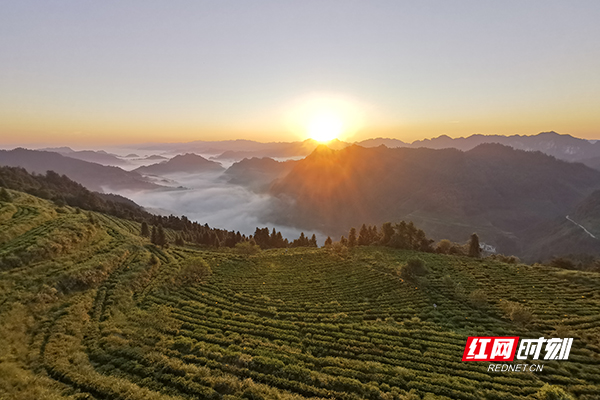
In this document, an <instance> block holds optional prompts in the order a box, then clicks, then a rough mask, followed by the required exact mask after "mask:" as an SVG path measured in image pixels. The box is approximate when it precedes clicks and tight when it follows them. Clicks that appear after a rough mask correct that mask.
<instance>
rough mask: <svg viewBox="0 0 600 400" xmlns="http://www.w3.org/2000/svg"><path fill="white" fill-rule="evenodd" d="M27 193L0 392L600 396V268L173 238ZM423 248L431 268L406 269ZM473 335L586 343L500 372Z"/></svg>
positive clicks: (10, 284) (4, 328)
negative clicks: (516, 311) (514, 313)
mask: <svg viewBox="0 0 600 400" xmlns="http://www.w3.org/2000/svg"><path fill="white" fill-rule="evenodd" d="M11 195H12V197H13V199H14V201H13V202H12V203H0V228H1V230H2V233H3V236H2V242H1V243H2V244H0V258H1V257H4V258H10V257H19V259H20V260H22V262H21V264H20V265H16V264H14V265H13V264H10V263H8V264H6V265H4V267H3V270H2V271H0V349H2V351H0V376H2V379H0V398H8V399H44V398H45V399H59V398H73V399H83V398H97V399H113V398H120V399H175V398H176V399H192V398H211V399H221V398H222V399H234V398H247V399H261V398H262V399H288V398H289V399H301V398H339V399H362V398H369V399H416V398H427V399H474V400H475V399H525V398H536V397H535V396H537V394H538V393H542V392H547V391H548V390H550V389H548V387H549V386H545V389H543V390H542V387H544V385H546V384H549V385H551V386H550V388H551V389H552V390H555V389H562V390H564V391H566V392H569V393H571V394H573V395H575V396H577V397H578V398H580V399H595V398H598V397H597V392H598V390H597V388H598V387H599V386H600V298H599V296H600V291H599V288H600V275H599V274H595V273H589V272H587V273H583V272H577V271H563V270H558V269H554V268H551V267H541V266H528V265H523V264H516V265H515V264H503V263H500V262H496V261H488V260H473V259H469V258H465V257H453V256H444V255H436V254H425V253H416V252H411V251H400V250H393V249H388V248H376V247H359V248H356V249H353V250H352V251H350V252H349V253H348V254H347V255H339V254H336V253H334V252H331V251H329V250H327V249H314V248H312V249H309V248H298V249H274V250H267V251H261V252H259V253H257V254H243V253H244V252H241V251H236V250H235V249H233V250H232V249H220V250H218V251H216V250H211V249H209V248H199V247H191V246H170V247H169V248H167V249H161V248H156V247H155V246H152V245H150V243H149V242H148V241H147V240H146V239H143V238H141V237H140V236H139V234H138V232H139V228H140V227H139V226H138V224H136V223H133V222H130V221H124V220H119V219H118V218H114V217H109V216H105V215H102V214H96V213H91V215H92V216H93V218H90V213H87V212H86V213H83V212H78V211H77V210H76V209H71V208H69V207H64V208H62V209H60V210H59V209H57V207H56V206H55V205H53V204H52V203H50V202H46V201H44V200H40V199H37V198H35V197H32V196H29V195H26V194H22V193H18V192H14V191H11ZM90 220H93V221H95V222H91V221H90ZM167 235H168V236H169V237H171V238H173V237H174V233H173V232H167ZM40 254H41V255H42V256H39V255H40ZM32 255H33V256H32ZM414 258H420V259H422V260H423V261H424V263H425V266H426V270H427V273H426V274H425V275H420V276H414V277H410V278H408V279H403V278H402V277H401V270H402V269H403V268H404V266H405V265H406V264H407V263H408V262H409V260H411V259H414ZM190 265H194V266H198V265H200V266H201V268H200V267H198V268H200V269H198V268H195V269H190ZM506 303H509V304H510V305H511V307H512V306H514V305H515V304H518V305H519V307H522V308H525V309H527V310H529V311H530V312H531V314H530V315H529V314H526V315H527V318H525V319H523V318H521V319H519V320H511V318H510V315H509V314H507V312H506V309H507V307H506V306H504V304H506ZM434 304H435V305H436V306H437V307H434V306H433V305H434ZM508 308H510V307H508ZM475 335H481V336H523V337H531V338H535V337H539V336H546V337H548V336H551V335H553V336H558V337H565V336H574V337H575V343H574V345H573V348H572V350H571V357H570V359H569V361H552V362H543V361H542V362H541V363H543V364H544V370H543V372H538V373H535V374H534V373H505V374H500V373H496V374H493V373H488V372H487V371H486V369H487V363H463V362H461V361H460V360H461V358H462V353H463V350H464V344H465V342H466V338H467V336H475ZM540 395H541V394H540Z"/></svg>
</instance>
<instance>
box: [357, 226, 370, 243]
mask: <svg viewBox="0 0 600 400" xmlns="http://www.w3.org/2000/svg"><path fill="white" fill-rule="evenodd" d="M369 236H370V235H369V229H368V228H367V226H366V225H365V224H362V226H361V227H360V233H359V234H358V245H359V246H368V245H369V244H370V240H369Z"/></svg>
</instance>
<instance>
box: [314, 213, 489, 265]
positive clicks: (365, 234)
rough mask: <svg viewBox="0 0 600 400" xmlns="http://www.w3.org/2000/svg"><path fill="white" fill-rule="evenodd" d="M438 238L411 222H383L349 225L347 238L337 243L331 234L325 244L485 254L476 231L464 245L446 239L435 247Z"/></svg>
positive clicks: (329, 245)
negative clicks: (358, 226) (380, 223)
mask: <svg viewBox="0 0 600 400" xmlns="http://www.w3.org/2000/svg"><path fill="white" fill-rule="evenodd" d="M434 243H435V241H434V240H433V239H430V238H428V237H427V235H426V234H425V232H424V231H423V230H422V229H419V228H417V227H416V226H415V224H414V223H413V222H412V221H409V222H406V221H401V222H400V223H397V224H392V223H391V222H386V223H384V224H383V225H382V226H381V228H380V229H378V228H377V226H376V225H372V226H371V225H366V224H363V225H362V226H361V228H360V231H358V234H357V232H356V228H350V231H349V232H348V237H347V238H346V237H345V236H342V237H341V238H340V240H339V241H338V242H335V243H334V242H333V240H332V239H331V237H327V240H325V247H331V246H338V247H339V246H343V247H348V248H352V247H355V246H371V245H373V246H387V247H393V248H395V249H403V250H416V251H421V252H426V253H440V254H454V255H468V256H470V257H480V256H481V255H482V250H481V246H480V244H479V237H478V236H477V234H476V233H473V234H472V235H471V238H470V240H469V241H468V242H467V243H466V244H464V245H461V244H458V243H453V242H451V241H449V240H447V239H443V240H441V241H440V242H439V243H438V244H437V245H435V246H434Z"/></svg>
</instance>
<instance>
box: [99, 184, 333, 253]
mask: <svg viewBox="0 0 600 400" xmlns="http://www.w3.org/2000/svg"><path fill="white" fill-rule="evenodd" d="M168 179H169V180H172V181H173V182H176V184H177V185H181V186H182V187H184V188H180V189H172V190H154V191H128V190H120V191H118V194H120V195H123V196H125V197H127V198H130V199H131V200H133V201H135V202H136V203H138V204H139V205H141V206H143V207H145V208H147V209H148V210H149V211H151V212H154V213H159V214H166V215H168V214H173V215H185V216H187V217H188V218H189V219H190V220H192V221H197V222H198V223H201V224H205V223H208V224H209V225H210V226H211V227H215V228H222V229H227V230H234V231H240V232H241V233H243V234H246V235H251V234H253V233H254V230H255V229H256V227H261V228H262V227H265V226H268V227H269V228H270V229H272V228H275V229H277V230H278V231H280V232H281V233H282V235H283V236H284V237H286V238H288V239H289V240H290V241H291V240H293V239H296V238H297V237H298V236H299V235H300V232H301V230H300V229H297V228H294V227H287V226H278V225H275V224H273V223H270V222H269V218H268V215H269V214H270V211H271V210H272V209H273V207H274V204H275V202H277V201H278V200H277V199H275V198H273V197H272V196H269V195H267V194H257V193H254V192H252V191H250V190H248V189H247V188H245V187H243V186H240V185H234V184H230V183H228V182H226V181H225V180H223V179H221V178H220V175H219V174H200V175H189V174H181V175H176V176H175V175H171V176H168ZM107 191H109V192H110V191H111V190H110V189H107ZM313 233H315V234H316V235H317V240H318V243H319V245H322V244H323V242H324V240H325V238H326V236H324V235H323V234H321V233H320V232H308V231H304V234H305V235H309V236H310V235H312V234H313Z"/></svg>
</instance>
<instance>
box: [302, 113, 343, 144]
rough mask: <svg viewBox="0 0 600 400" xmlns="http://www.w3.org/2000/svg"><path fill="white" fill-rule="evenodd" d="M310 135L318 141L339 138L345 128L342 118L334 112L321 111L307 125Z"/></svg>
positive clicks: (323, 141)
mask: <svg viewBox="0 0 600 400" xmlns="http://www.w3.org/2000/svg"><path fill="white" fill-rule="evenodd" d="M306 130H307V133H308V137H310V138H311V139H313V140H316V141H317V142H322V143H325V142H329V141H331V140H333V139H337V138H338V137H339V136H340V135H341V134H342V132H343V130H344V123H343V121H342V118H341V117H339V116H338V115H335V114H334V113H319V114H316V115H314V116H312V117H311V118H310V119H309V121H308V124H307V127H306Z"/></svg>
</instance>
